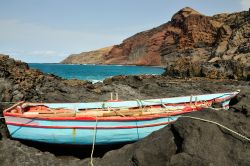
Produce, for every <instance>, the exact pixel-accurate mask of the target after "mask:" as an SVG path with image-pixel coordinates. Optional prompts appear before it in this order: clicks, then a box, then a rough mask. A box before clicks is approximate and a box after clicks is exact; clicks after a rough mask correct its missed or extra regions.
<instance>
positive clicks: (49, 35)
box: [0, 20, 125, 62]
mask: <svg viewBox="0 0 250 166" xmlns="http://www.w3.org/2000/svg"><path fill="white" fill-rule="evenodd" d="M0 36H1V37H0V52H1V53H8V54H10V55H13V56H14V57H15V58H17V59H21V60H23V61H27V62H36V61H37V62H39V61H41V60H43V61H53V62H59V61H61V60H62V59H64V57H66V56H68V55H69V54H72V53H80V52H82V51H89V50H93V49H97V48H101V47H106V46H109V45H112V44H117V43H119V42H121V41H122V40H123V39H124V38H125V36H124V35H120V34H113V33H112V32H111V33H109V34H108V33H105V32H96V31H95V32H93V31H91V30H88V31H87V30H82V31H80V30H68V29H62V28H58V27H49V26H43V25H37V24H32V23H27V22H22V21H19V20H0ZM48 57H50V58H48Z"/></svg>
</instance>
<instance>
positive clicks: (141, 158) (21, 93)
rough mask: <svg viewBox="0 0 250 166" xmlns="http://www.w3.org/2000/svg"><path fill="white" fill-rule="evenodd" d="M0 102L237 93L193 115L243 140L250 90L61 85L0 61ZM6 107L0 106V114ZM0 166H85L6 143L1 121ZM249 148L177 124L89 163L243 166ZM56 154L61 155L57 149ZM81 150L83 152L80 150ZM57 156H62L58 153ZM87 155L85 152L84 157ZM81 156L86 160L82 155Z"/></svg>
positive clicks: (116, 80) (195, 83) (199, 126)
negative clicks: (221, 106) (221, 107)
mask: <svg viewBox="0 0 250 166" xmlns="http://www.w3.org/2000/svg"><path fill="white" fill-rule="evenodd" d="M0 66H1V67H0V73H8V74H2V75H1V77H0V92H1V93H0V101H1V102H16V101H18V100H26V101H31V102H32V101H38V102H83V101H105V100H107V99H109V96H110V92H117V93H119V96H120V99H121V100H127V99H146V98H160V97H171V96H183V95H191V94H193V95H195V94H206V93H213V92H226V91H234V90H237V89H241V90H242V92H241V94H240V95H239V96H238V97H237V98H236V99H235V100H234V101H232V102H231V105H232V106H231V108H230V109H231V112H230V111H214V110H203V111H201V112H197V113H193V114H191V115H192V116H198V117H202V118H206V119H210V120H215V121H217V122H220V123H222V124H224V125H226V126H227V127H230V128H232V129H233V130H235V131H237V132H239V133H242V134H244V135H246V136H247V137H249V136H250V135H249V126H250V125H249V104H248V103H249V96H250V86H249V82H246V81H235V80H210V79H206V78H193V79H175V78H171V77H164V76H142V75H141V76H116V77H112V78H108V79H106V80H105V81H104V83H97V84H92V83H90V82H87V81H79V80H64V79H61V78H59V77H56V76H53V75H48V74H44V73H42V72H39V71H37V70H32V69H29V67H28V66H27V64H25V63H22V62H17V61H15V60H13V59H11V58H8V57H6V56H1V57H0ZM10 105H11V104H5V103H0V112H1V114H2V111H3V109H4V108H6V107H8V106H10ZM0 131H1V137H3V138H2V140H0V163H1V164H2V165H88V164H89V161H90V160H89V159H85V160H80V159H76V158H74V157H56V156H55V155H53V154H51V153H48V152H41V151H40V150H37V149H35V148H31V147H29V146H26V145H24V144H22V143H20V142H18V141H13V140H10V139H9V138H8V134H7V133H6V127H5V124H4V120H1V123H0ZM249 149H250V148H249V143H246V142H245V141H244V140H242V139H240V138H238V137H237V136H235V135H232V134H231V133H230V132H228V131H225V130H224V129H220V128H218V127H217V126H215V125H213V124H207V123H204V122H200V121H197V120H191V119H179V120H178V121H177V122H176V123H173V124H171V125H169V126H167V127H165V128H164V129H161V130H159V131H156V132H154V133H152V134H151V135H150V136H148V137H147V138H145V139H143V140H141V141H138V142H136V143H134V144H129V145H126V146H124V147H123V148H121V149H119V150H114V151H110V152H108V153H107V154H105V155H104V156H103V157H102V158H95V159H94V164H95V165H117V164H119V165H209V164H210V165H216V164H218V165H223V164H224V165H247V164H248V163H249V158H250V157H249V154H250V153H249ZM60 150H61V149H60ZM83 150H84V149H83ZM61 151H62V150H61ZM86 153H87V154H88V152H86ZM85 155H86V154H85Z"/></svg>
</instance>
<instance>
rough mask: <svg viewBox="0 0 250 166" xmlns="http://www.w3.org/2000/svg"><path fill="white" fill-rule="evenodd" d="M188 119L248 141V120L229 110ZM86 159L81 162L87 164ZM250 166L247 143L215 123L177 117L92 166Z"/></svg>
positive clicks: (193, 115) (249, 151)
mask: <svg viewBox="0 0 250 166" xmlns="http://www.w3.org/2000/svg"><path fill="white" fill-rule="evenodd" d="M187 116H192V117H199V118H202V119H206V120H212V121H215V122H218V123H220V124H222V125H225V126H226V127H228V128H230V129H232V130H234V131H237V132H239V133H241V134H243V135H245V136H247V137H248V138H250V128H249V126H250V119H249V117H246V116H244V115H243V114H240V113H234V112H230V111H222V110H221V111H215V110H209V109H206V110H202V111H200V112H196V113H190V114H188V115H187ZM88 162H89V159H85V160H84V162H83V163H84V164H87V163H88ZM118 163H119V165H121V166H123V165H124V166H130V165H131V166H132V165H138V166H139V165H143V166H147V165H148V166H152V165H159V166H160V165H197V166H201V165H227V166H229V165H249V163H250V142H249V141H247V140H244V139H242V138H241V137H239V136H237V135H235V134H233V133H232V132H230V131H228V130H225V129H223V128H221V127H218V126H217V125H215V124H211V123H207V122H203V121H199V120H194V119H190V118H180V119H178V120H177V121H176V122H174V123H172V124H170V125H168V126H167V127H165V128H163V129H161V130H158V131H155V132H154V133H152V134H151V135H149V136H148V137H146V138H144V139H142V140H140V141H138V142H136V143H134V144H129V145H126V146H124V147H123V148H121V149H119V150H114V151H110V152H108V153H106V154H105V155H104V157H103V158H98V159H94V164H95V165H117V164H118Z"/></svg>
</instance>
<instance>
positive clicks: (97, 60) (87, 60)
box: [61, 46, 113, 64]
mask: <svg viewBox="0 0 250 166" xmlns="http://www.w3.org/2000/svg"><path fill="white" fill-rule="evenodd" d="M112 47H113V46H110V47H105V48H101V49H98V50H95V51H90V52H82V53H80V54H72V55H70V56H68V57H67V58H66V59H64V60H63V61H62V62H61V63H64V64H102V63H103V62H104V61H105V60H104V55H106V54H108V53H109V51H110V50H111V49H112Z"/></svg>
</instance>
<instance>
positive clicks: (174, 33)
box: [63, 7, 250, 66]
mask: <svg viewBox="0 0 250 166" xmlns="http://www.w3.org/2000/svg"><path fill="white" fill-rule="evenodd" d="M249 20H250V14H249V12H248V11H243V12H238V13H232V14H217V15H214V16H205V15H203V14H200V13H199V12H197V11H195V10H193V9H191V8H188V7H187V8H184V9H181V10H180V11H179V12H177V13H176V14H174V16H173V17H172V19H171V21H169V22H167V23H165V24H163V25H161V26H159V27H156V28H153V29H151V30H148V31H144V32H140V33H138V34H136V35H134V36H132V37H130V38H128V39H126V40H124V41H123V42H122V43H121V44H120V45H115V46H114V47H112V49H111V50H110V51H107V52H105V53H103V54H98V55H97V56H95V58H94V55H95V54H92V53H93V52H95V51H91V52H89V53H91V56H85V55H89V53H82V54H79V55H72V56H70V57H71V58H73V59H77V60H76V61H77V62H80V63H104V64H134V65H162V66H165V65H169V64H173V63H175V62H176V61H177V60H178V59H179V58H180V57H188V58H190V60H191V61H201V62H207V61H216V60H220V59H222V60H231V59H234V60H236V61H239V62H240V63H243V64H245V65H247V66H250V58H249V57H250V56H249V55H250V21H249ZM97 51H98V50H97ZM82 55H84V56H82ZM70 57H69V58H70ZM89 57H91V58H89ZM69 58H67V59H69ZM63 62H65V61H63ZM72 62H75V61H73V60H72Z"/></svg>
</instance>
